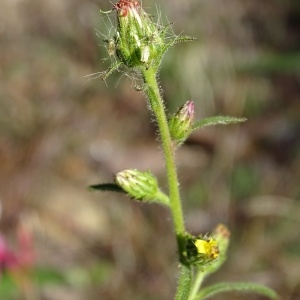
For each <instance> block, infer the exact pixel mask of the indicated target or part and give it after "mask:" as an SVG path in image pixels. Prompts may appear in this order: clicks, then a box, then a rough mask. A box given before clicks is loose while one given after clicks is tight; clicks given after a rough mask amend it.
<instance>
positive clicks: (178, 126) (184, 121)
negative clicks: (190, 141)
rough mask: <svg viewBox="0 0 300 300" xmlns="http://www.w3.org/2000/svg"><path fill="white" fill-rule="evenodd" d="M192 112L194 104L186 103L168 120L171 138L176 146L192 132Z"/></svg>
mask: <svg viewBox="0 0 300 300" xmlns="http://www.w3.org/2000/svg"><path fill="white" fill-rule="evenodd" d="M194 111H195V109H194V102H193V101H191V100H190V101H187V102H186V103H185V104H184V105H183V106H181V107H180V108H179V110H178V111H177V113H176V114H174V115H172V116H171V118H170V120H169V128H170V134H171V138H172V140H173V141H174V142H175V143H176V144H177V146H179V145H181V144H182V143H183V142H184V141H185V140H186V139H187V138H188V136H189V135H190V133H191V132H192V130H193V119H194Z"/></svg>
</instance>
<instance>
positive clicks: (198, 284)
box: [188, 270, 205, 300]
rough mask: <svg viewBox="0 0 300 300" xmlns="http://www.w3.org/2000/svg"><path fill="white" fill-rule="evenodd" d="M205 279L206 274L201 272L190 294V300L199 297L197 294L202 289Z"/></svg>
mask: <svg viewBox="0 0 300 300" xmlns="http://www.w3.org/2000/svg"><path fill="white" fill-rule="evenodd" d="M204 277H205V274H204V272H202V271H200V270H199V271H198V273H197V275H196V279H195V281H194V283H193V286H192V289H191V293H190V296H189V298H188V300H194V299H195V297H196V295H197V293H198V291H199V289H200V286H201V284H202V282H203V279H204Z"/></svg>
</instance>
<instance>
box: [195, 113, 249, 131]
mask: <svg viewBox="0 0 300 300" xmlns="http://www.w3.org/2000/svg"><path fill="white" fill-rule="evenodd" d="M246 120H247V119H246V118H237V117H231V116H214V117H208V118H204V119H202V120H200V121H197V122H195V123H194V126H193V129H194V130H195V129H198V128H203V127H207V126H214V125H228V124H235V123H241V122H245V121H246Z"/></svg>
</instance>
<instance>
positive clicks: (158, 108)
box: [143, 68, 185, 250]
mask: <svg viewBox="0 0 300 300" xmlns="http://www.w3.org/2000/svg"><path fill="white" fill-rule="evenodd" d="M143 77H144V82H145V85H146V88H145V92H146V94H147V96H148V98H149V101H150V105H151V109H152V111H153V113H154V115H155V117H156V120H157V124H158V127H159V132H160V137H161V142H162V147H163V152H164V156H165V163H166V169H167V177H168V185H169V197H170V208H171V211H172V217H173V222H174V228H175V232H176V235H177V236H181V235H183V234H184V233H185V228H184V221H183V213H182V208H181V202H180V194H179V184H178V178H177V170H176V164H175V159H174V147H173V144H172V140H171V136H170V132H169V126H168V122H167V117H166V113H165V108H164V104H163V100H162V98H161V95H160V91H159V88H158V84H157V80H156V72H155V70H153V69H151V68H150V69H148V70H143ZM178 246H179V250H182V248H181V242H179V245H178Z"/></svg>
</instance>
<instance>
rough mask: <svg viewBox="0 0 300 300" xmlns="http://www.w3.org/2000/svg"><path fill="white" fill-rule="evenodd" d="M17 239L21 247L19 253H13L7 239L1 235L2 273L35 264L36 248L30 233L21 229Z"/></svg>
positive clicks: (0, 264) (0, 256)
mask: <svg viewBox="0 0 300 300" xmlns="http://www.w3.org/2000/svg"><path fill="white" fill-rule="evenodd" d="M17 238H18V245H19V247H18V249H17V251H13V250H12V249H11V248H10V247H9V245H8V243H7V240H6V239H5V237H4V236H3V235H2V234H0V273H1V272H3V271H6V270H8V271H12V270H15V269H17V268H26V267H30V266H32V264H33V262H34V259H35V255H34V247H33V243H32V236H31V234H30V232H29V231H27V230H26V229H24V228H22V227H19V228H18V232H17Z"/></svg>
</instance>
